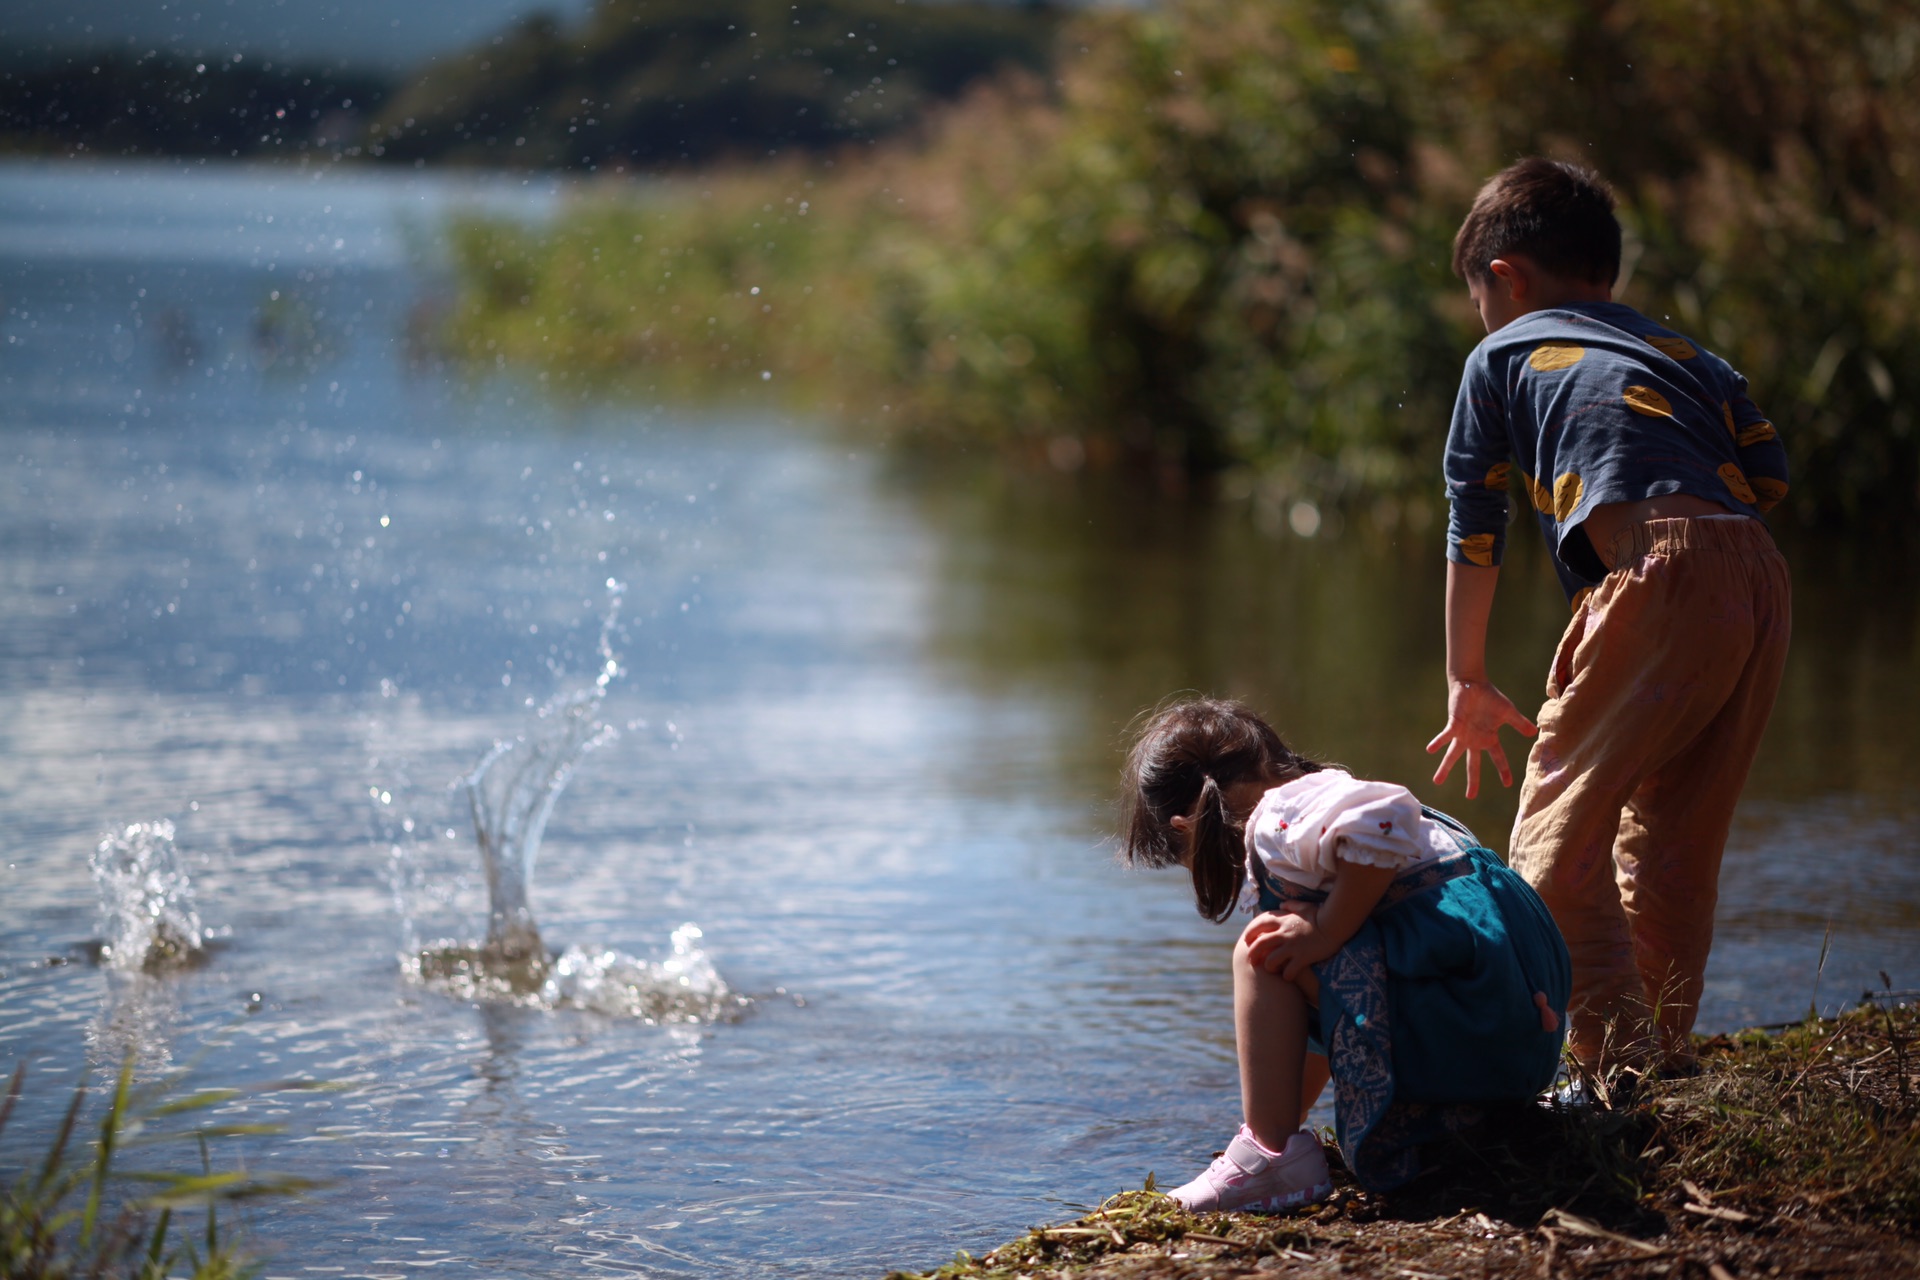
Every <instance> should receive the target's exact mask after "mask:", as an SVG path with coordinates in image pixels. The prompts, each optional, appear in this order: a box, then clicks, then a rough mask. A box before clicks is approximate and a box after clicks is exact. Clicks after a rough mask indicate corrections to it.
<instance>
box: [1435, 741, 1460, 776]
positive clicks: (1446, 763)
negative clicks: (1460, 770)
mask: <svg viewBox="0 0 1920 1280" xmlns="http://www.w3.org/2000/svg"><path fill="white" fill-rule="evenodd" d="M1462 750H1463V748H1462V747H1461V745H1460V739H1458V738H1455V739H1454V740H1453V741H1452V742H1450V743H1448V744H1447V754H1446V756H1445V757H1444V758H1443V759H1442V760H1441V761H1440V767H1439V768H1438V769H1436V770H1434V772H1433V785H1435V786H1436V787H1437V786H1439V785H1440V784H1441V783H1443V782H1445V781H1446V780H1447V775H1449V774H1451V773H1452V772H1453V766H1454V762H1455V761H1457V760H1458V759H1459V758H1460V752H1461V751H1462Z"/></svg>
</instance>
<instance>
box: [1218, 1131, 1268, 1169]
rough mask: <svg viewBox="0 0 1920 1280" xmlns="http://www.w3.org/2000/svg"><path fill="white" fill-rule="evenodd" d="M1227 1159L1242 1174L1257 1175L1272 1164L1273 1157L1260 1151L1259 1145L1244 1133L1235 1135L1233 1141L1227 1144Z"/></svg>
mask: <svg viewBox="0 0 1920 1280" xmlns="http://www.w3.org/2000/svg"><path fill="white" fill-rule="evenodd" d="M1227 1159H1229V1160H1231V1161H1233V1163H1234V1165H1235V1166H1236V1167H1238V1168H1239V1169H1240V1171H1241V1172H1243V1173H1248V1174H1254V1173H1259V1172H1260V1171H1261V1170H1262V1169H1264V1168H1266V1167H1267V1166H1268V1165H1270V1164H1272V1163H1273V1157H1272V1156H1270V1155H1268V1154H1267V1153H1266V1152H1264V1151H1262V1150H1261V1149H1260V1145H1259V1144H1258V1143H1256V1142H1255V1141H1254V1140H1253V1139H1252V1138H1249V1137H1248V1136H1247V1135H1246V1134H1244V1133H1237V1134H1235V1135H1234V1136H1233V1141H1232V1142H1229V1143H1228V1144H1227Z"/></svg>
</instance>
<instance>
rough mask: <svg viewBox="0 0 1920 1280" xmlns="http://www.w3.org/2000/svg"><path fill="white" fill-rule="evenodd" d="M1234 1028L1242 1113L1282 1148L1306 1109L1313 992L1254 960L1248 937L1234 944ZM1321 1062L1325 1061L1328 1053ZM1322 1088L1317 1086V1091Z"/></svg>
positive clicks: (1257, 1132)
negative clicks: (1309, 1004)
mask: <svg viewBox="0 0 1920 1280" xmlns="http://www.w3.org/2000/svg"><path fill="white" fill-rule="evenodd" d="M1233 1030H1234V1043H1235V1045H1236V1046H1237V1047H1238V1049H1239V1053H1240V1109H1241V1114H1242V1115H1244V1116H1245V1118H1246V1122H1247V1127H1248V1128H1249V1129H1251V1130H1253V1136H1254V1137H1255V1138H1257V1139H1258V1140H1259V1141H1260V1144H1261V1145H1262V1146H1264V1147H1266V1148H1267V1149H1268V1150H1269V1151H1279V1150H1280V1149H1281V1148H1283V1147H1285V1146H1286V1145H1287V1140H1288V1139H1289V1138H1291V1137H1292V1136H1293V1135H1294V1133H1295V1131H1297V1130H1298V1129H1299V1128H1300V1118H1301V1116H1302V1115H1304V1114H1305V1111H1304V1109H1303V1108H1302V1106H1301V1100H1302V1098H1304V1097H1305V1096H1306V1091H1305V1086H1306V1085H1307V1084H1308V1083H1309V1082H1308V1080H1307V1079H1306V1062H1307V997H1306V993H1305V992H1303V991H1302V990H1301V989H1300V988H1299V987H1297V986H1295V985H1294V984H1293V983H1291V982H1288V981H1287V980H1286V979H1285V978H1282V977H1281V976H1280V975H1279V974H1277V973H1268V972H1267V971H1266V970H1265V969H1263V968H1260V967H1259V966H1257V965H1254V964H1251V963H1249V962H1248V960H1247V944H1246V942H1245V941H1244V940H1242V941H1241V942H1240V943H1239V944H1238V945H1237V946H1235V947H1234V949H1233ZM1315 1056H1316V1057H1318V1055H1315ZM1319 1062H1320V1063H1321V1064H1322V1065H1323V1067H1324V1064H1325V1062H1326V1059H1325V1058H1319ZM1318 1084H1319V1085H1324V1084H1325V1077H1324V1076H1322V1077H1321V1079H1320V1081H1319V1082H1318ZM1319 1092H1320V1090H1319V1088H1318V1087H1316V1088H1315V1089H1314V1096H1316V1097H1317V1096H1318V1095H1319Z"/></svg>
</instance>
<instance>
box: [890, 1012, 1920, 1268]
mask: <svg viewBox="0 0 1920 1280" xmlns="http://www.w3.org/2000/svg"><path fill="white" fill-rule="evenodd" d="M1701 1049H1702V1052H1701V1066H1700V1071H1699V1072H1698V1074H1696V1075H1690V1076H1687V1077H1684V1078H1679V1079H1665V1080H1663V1079H1658V1078H1653V1079H1646V1080H1638V1079H1634V1078H1632V1077H1630V1076H1628V1077H1620V1078H1616V1079H1614V1080H1612V1081H1610V1082H1608V1087H1604V1088H1602V1089H1600V1090H1598V1091H1597V1092H1598V1094H1599V1097H1598V1099H1597V1100H1596V1102H1595V1103H1594V1104H1593V1105H1589V1106H1582V1107H1561V1106H1528V1107H1516V1108H1511V1109H1507V1110H1504V1111H1501V1112H1498V1113H1495V1114H1491V1115H1489V1117H1488V1118H1487V1120H1486V1122H1485V1123H1483V1124H1482V1125H1480V1126H1479V1127H1478V1128H1476V1129H1475V1130H1473V1131H1472V1132H1470V1133H1468V1134H1465V1135H1462V1136H1461V1137H1460V1138H1457V1139H1451V1140H1449V1141H1448V1142H1446V1143H1444V1144H1436V1146H1435V1147H1434V1148H1432V1149H1430V1150H1429V1151H1428V1153H1427V1166H1428V1167H1427V1171H1426V1172H1425V1173H1423V1174H1422V1175H1421V1176H1420V1177H1419V1178H1417V1179H1415V1181H1414V1182H1413V1183H1412V1184H1411V1185H1409V1186H1408V1187H1405V1188H1402V1189H1401V1190H1399V1191H1396V1192H1394V1193H1392V1194H1390V1195H1377V1194H1373V1193H1370V1192H1367V1191H1364V1190H1362V1189H1361V1188H1359V1187H1358V1186H1357V1185H1355V1184H1354V1182H1353V1180H1352V1178H1351V1176H1350V1175H1348V1174H1347V1172H1346V1170H1345V1169H1344V1168H1343V1167H1342V1166H1341V1165H1340V1163H1339V1159H1338V1156H1337V1154H1336V1153H1335V1152H1334V1151H1333V1149H1332V1148H1331V1146H1330V1147H1329V1149H1328V1154H1329V1159H1330V1163H1332V1164H1333V1166H1334V1176H1335V1187H1336V1189H1335V1191H1334V1194H1333V1196H1332V1198H1331V1199H1330V1200H1328V1201H1327V1202H1325V1203H1323V1204H1320V1205H1315V1206H1312V1207H1311V1208H1308V1209H1304V1210H1301V1211H1299V1212H1297V1213H1294V1214H1283V1215H1257V1214H1198V1215H1196V1214H1189V1213H1186V1212H1184V1211H1183V1210H1181V1209H1180V1208H1179V1207H1178V1206H1177V1205H1175V1204H1174V1203H1173V1201H1171V1200H1170V1199H1168V1198H1167V1197H1166V1196H1164V1195H1162V1194H1160V1193H1159V1192H1158V1191H1156V1190H1154V1189H1153V1188H1152V1187H1151V1186H1149V1187H1147V1188H1145V1189H1143V1190H1138V1191H1127V1192H1122V1193H1120V1194H1118V1195H1115V1196H1113V1197H1111V1198H1110V1199H1108V1200H1107V1201H1106V1202H1105V1203H1104V1204H1102V1205H1101V1206H1100V1207H1099V1208H1098V1209H1096V1210H1094V1211H1093V1212H1092V1213H1089V1214H1087V1215H1085V1216H1083V1217H1081V1218H1079V1219H1076V1220H1075V1221H1073V1222H1070V1223H1060V1224H1053V1225H1049V1226H1044V1227H1036V1228H1034V1229H1033V1230H1031V1231H1029V1232H1027V1233H1026V1234H1025V1235H1022V1236H1021V1237H1019V1238H1018V1239H1016V1240H1012V1241H1009V1242H1007V1243H1005V1244H1002V1245H1000V1246H998V1247H997V1248H995V1249H993V1250H992V1251H991V1252H989V1253H986V1254H984V1255H982V1256H980V1257H978V1258H974V1257H970V1256H968V1255H967V1254H964V1253H963V1254H960V1255H958V1256H956V1257H955V1258H954V1259H953V1260H952V1261H951V1262H949V1263H947V1264H945V1265H943V1266H939V1267H937V1268H935V1269H933V1270H930V1271H926V1272H915V1271H896V1272H893V1273H891V1274H890V1275H889V1277H888V1280H974V1278H978V1280H1016V1278H1018V1277H1033V1278H1034V1280H1040V1278H1041V1277H1071V1278H1074V1280H1095V1278H1096V1277H1097V1278H1103V1280H1104V1278H1108V1277H1111V1278H1114V1280H1120V1278H1123V1277H1124V1278H1127V1280H1226V1278H1227V1277H1238V1276H1252V1275H1262V1276H1266V1275H1279V1276H1297V1277H1301V1278H1302V1280H1318V1278H1320V1277H1333V1276H1348V1277H1380V1278H1381V1280H1389V1278H1391V1280H1434V1278H1437V1277H1476V1278H1486V1280H1506V1278H1508V1277H1521V1276H1526V1277H1533V1278H1541V1280H1557V1278H1580V1277H1609V1278H1613V1277H1633V1278H1638V1277H1672V1278H1675V1280H1679V1278H1682V1277H1686V1278H1691V1277H1700V1278H1701V1280H1741V1278H1744V1277H1752V1276H1768V1277H1772V1276H1790V1277H1816V1276H1818V1277H1837V1276H1884V1277H1894V1276H1903V1275H1920V1004H1916V1003H1914V998H1913V994H1912V993H1904V992H1903V993H1883V994H1882V995H1881V996H1880V997H1879V998H1872V997H1868V998H1864V999H1863V1000H1862V1003H1861V1005H1860V1006H1859V1007H1858V1008H1856V1009H1854V1010H1852V1011H1850V1012H1848V1013H1846V1014H1844V1015H1842V1016H1840V1017H1839V1018H1833V1019H1811V1020H1809V1021H1807V1022H1805V1023H1802V1024H1799V1025H1797V1026H1792V1027H1787V1028H1779V1029H1773V1030H1765V1031H1749V1032H1742V1033H1739V1034H1736V1035H1728V1036H1717V1037H1714V1038H1712V1039H1710V1040H1706V1041H1703V1042H1702V1045H1701Z"/></svg>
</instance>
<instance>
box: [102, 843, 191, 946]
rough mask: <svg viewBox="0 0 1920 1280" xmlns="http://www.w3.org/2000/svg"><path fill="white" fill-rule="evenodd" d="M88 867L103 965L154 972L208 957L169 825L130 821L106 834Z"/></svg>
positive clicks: (189, 881) (184, 872)
mask: <svg viewBox="0 0 1920 1280" xmlns="http://www.w3.org/2000/svg"><path fill="white" fill-rule="evenodd" d="M92 866H93V882H94V886H95V887H96V888H97V889H98V890H99V893H100V918H101V947H100V960H101V963H102V964H105V965H107V966H109V967H110V968H114V969H125V970H144V971H146V972H148V973H153V972H158V971H160V970H163V969H172V968H180V967H183V966H186V965H191V964H194V963H196V962H198V961H199V960H200V959H202V958H203V957H204V956H205V955H206V943H207V935H206V930H205V928H203V927H202V925H201V923H200V912H199V910H198V908H197V907H196V906H195V904H194V898H193V882H192V881H191V880H190V879H189V878H188V876H187V871H186V868H185V867H183V866H181V865H180V858H179V855H178V854H177V853H176V851H175V849H174V845H173V823H171V822H168V821H167V820H166V819H164V818H162V819H160V820H159V821H157V822H133V823H129V824H127V826H125V827H124V828H122V829H121V830H119V831H115V832H112V833H110V834H109V835H108V836H107V837H106V838H105V839H104V840H102V841H101V842H100V843H99V845H98V846H97V847H96V848H95V849H94V852H93V859H92Z"/></svg>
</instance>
